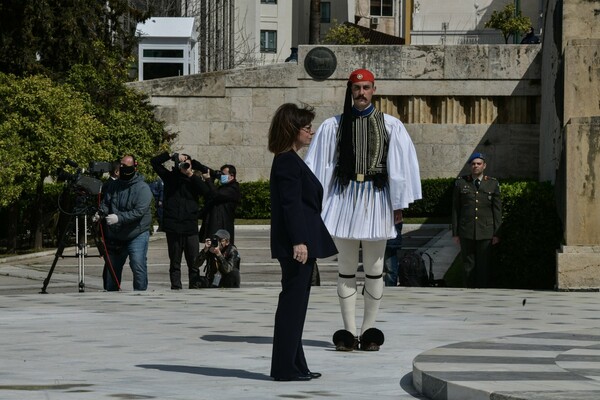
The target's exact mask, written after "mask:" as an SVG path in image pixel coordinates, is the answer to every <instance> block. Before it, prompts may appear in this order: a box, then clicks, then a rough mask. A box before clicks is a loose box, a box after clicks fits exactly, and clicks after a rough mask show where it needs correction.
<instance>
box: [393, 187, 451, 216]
mask: <svg viewBox="0 0 600 400" xmlns="http://www.w3.org/2000/svg"><path fill="white" fill-rule="evenodd" d="M454 180H455V179H454V178H437V179H424V180H422V181H421V192H422V195H423V198H422V199H421V200H417V201H415V202H414V203H412V204H411V205H410V206H409V207H408V209H407V210H405V211H404V212H403V215H404V216H405V217H444V216H448V215H450V212H451V210H452V188H453V185H454Z"/></svg>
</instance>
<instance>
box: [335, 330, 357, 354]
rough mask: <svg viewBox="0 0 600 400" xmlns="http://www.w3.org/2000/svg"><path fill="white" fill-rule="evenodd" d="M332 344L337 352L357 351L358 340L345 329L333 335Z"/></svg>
mask: <svg viewBox="0 0 600 400" xmlns="http://www.w3.org/2000/svg"><path fill="white" fill-rule="evenodd" d="M333 344H334V345H335V349H336V350H337V351H352V350H356V349H358V338H357V337H356V336H354V335H353V334H352V333H350V332H349V331H347V330H345V329H340V330H339V331H337V332H336V333H334V334H333Z"/></svg>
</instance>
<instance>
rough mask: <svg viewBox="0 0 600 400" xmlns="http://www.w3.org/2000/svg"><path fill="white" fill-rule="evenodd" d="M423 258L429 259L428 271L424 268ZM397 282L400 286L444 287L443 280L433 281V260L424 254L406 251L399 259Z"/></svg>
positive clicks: (444, 282)
mask: <svg viewBox="0 0 600 400" xmlns="http://www.w3.org/2000/svg"><path fill="white" fill-rule="evenodd" d="M423 256H427V258H429V271H427V267H426V266H425V260H424V259H423ZM398 280H399V281H400V286H415V287H425V286H432V287H445V286H446V281H444V279H443V278H442V279H435V277H434V276H433V259H432V258H431V256H430V255H429V254H427V253H425V252H418V251H406V252H404V255H403V256H402V257H401V258H400V261H399V266H398Z"/></svg>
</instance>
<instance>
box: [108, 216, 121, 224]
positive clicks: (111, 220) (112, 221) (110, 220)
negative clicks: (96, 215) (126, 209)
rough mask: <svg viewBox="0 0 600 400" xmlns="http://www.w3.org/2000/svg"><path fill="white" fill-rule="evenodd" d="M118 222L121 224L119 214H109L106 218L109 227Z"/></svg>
mask: <svg viewBox="0 0 600 400" xmlns="http://www.w3.org/2000/svg"><path fill="white" fill-rule="evenodd" d="M117 222H119V217H118V216H117V214H108V215H107V216H106V224H107V225H112V224H116V223H117Z"/></svg>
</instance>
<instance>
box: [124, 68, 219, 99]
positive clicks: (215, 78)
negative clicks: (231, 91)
mask: <svg viewBox="0 0 600 400" xmlns="http://www.w3.org/2000/svg"><path fill="white" fill-rule="evenodd" d="M225 77H226V72H224V71H219V72H211V73H206V74H195V75H186V76H176V77H171V78H161V79H151V80H148V81H141V82H131V83H129V84H128V86H129V87H132V88H135V89H137V90H140V91H142V92H144V93H147V94H148V95H150V96H152V97H179V96H183V97H189V96H201V97H223V96H225Z"/></svg>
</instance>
